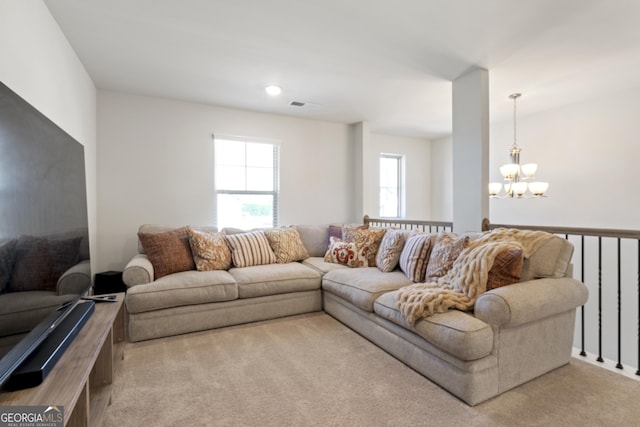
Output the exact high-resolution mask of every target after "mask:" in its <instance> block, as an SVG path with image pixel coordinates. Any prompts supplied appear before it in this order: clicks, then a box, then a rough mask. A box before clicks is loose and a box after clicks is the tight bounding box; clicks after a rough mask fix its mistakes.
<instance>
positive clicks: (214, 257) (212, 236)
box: [187, 228, 232, 271]
mask: <svg viewBox="0 0 640 427" xmlns="http://www.w3.org/2000/svg"><path fill="white" fill-rule="evenodd" d="M187 233H188V234H189V246H190V247H191V253H192V254H193V261H194V262H195V264H196V269H197V270H198V271H211V270H228V269H229V268H231V265H232V262H231V251H230V250H229V246H227V242H226V240H225V238H224V236H225V234H224V233H223V232H220V233H208V232H205V231H199V230H194V229H192V228H189V229H188V230H187Z"/></svg>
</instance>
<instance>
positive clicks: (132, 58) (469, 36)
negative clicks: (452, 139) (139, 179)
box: [45, 0, 640, 138]
mask: <svg viewBox="0 0 640 427" xmlns="http://www.w3.org/2000/svg"><path fill="white" fill-rule="evenodd" d="M45 3H46V4H47V6H48V8H49V9H50V10H51V13H52V14H53V16H54V18H55V19H56V20H57V22H58V23H59V25H60V27H61V28H62V31H63V32H64V33H65V35H66V37H67V39H68V40H69V42H70V43H71V46H72V47H73V48H74V49H75V51H76V52H77V54H78V56H79V58H80V60H81V61H82V63H83V64H84V66H85V67H86V69H87V70H88V72H89V74H90V75H91V77H92V78H93V80H94V82H95V84H96V86H97V87H98V88H100V89H108V90H116V91H123V92H131V93H136V94H143V95H151V96H159V97H166V98H172V99H178V100H185V101H191V102H199V103H205V104H212V105H220V106H227V107H233V108H240V109H246V110H253V111H261V112H271V113H276V114H286V115H291V116H298V117H305V118H312V119H320V120H330V121H337V122H342V123H354V122H359V121H363V120H366V121H368V122H369V123H370V125H371V129H372V130H373V131H374V132H378V133H387V134H396V135H406V136H417V137H427V138H430V137H437V136H440V135H446V134H449V133H450V132H451V81H452V80H454V79H456V78H457V77H459V76H460V75H461V74H464V73H465V71H467V70H469V69H470V68H472V67H483V68H487V69H488V70H489V72H490V94H491V99H490V102H491V118H492V120H506V119H509V118H510V114H511V112H512V108H513V104H512V101H511V100H510V99H509V98H508V95H509V94H511V93H513V92H522V93H523V97H522V98H520V100H519V101H518V114H519V115H521V114H530V113H533V112H536V111H542V110H546V109H550V108H554V107H558V106H562V105H567V104H571V103H574V102H579V101H582V100H585V99H589V98H593V97H597V96H599V95H602V94H606V93H611V92H615V91H622V90H624V89H627V88H631V87H638V86H640V18H639V17H640V1H638V0H393V1H392V0H227V1H225V0H45ZM268 84H278V85H280V86H282V89H283V92H282V94H281V95H280V96H279V97H277V98H273V97H270V96H268V95H266V94H265V92H264V86H266V85H268ZM293 100H295V101H302V102H307V103H312V104H315V105H312V106H307V107H303V108H296V107H292V106H289V105H288V104H289V102H290V101H293Z"/></svg>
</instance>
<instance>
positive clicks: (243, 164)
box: [214, 137, 279, 230]
mask: <svg viewBox="0 0 640 427" xmlns="http://www.w3.org/2000/svg"><path fill="white" fill-rule="evenodd" d="M214 156H215V189H216V217H215V224H216V226H217V227H218V228H223V227H237V228H241V229H244V230H249V229H252V228H261V227H275V226H276V225H277V222H278V176H279V173H278V160H279V146H278V145H276V144H271V143H264V142H257V141H249V140H245V139H238V138H228V137H220V138H218V137H216V138H215V154H214Z"/></svg>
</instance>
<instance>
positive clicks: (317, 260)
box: [302, 256, 350, 275]
mask: <svg viewBox="0 0 640 427" xmlns="http://www.w3.org/2000/svg"><path fill="white" fill-rule="evenodd" d="M302 264H304V265H306V266H307V267H311V268H313V269H314V270H316V271H317V272H318V273H320V274H321V275H324V274H325V273H328V272H330V271H332V270H340V269H344V268H350V267H347V266H346V265H342V264H336V263H334V262H326V261H325V260H324V256H312V257H309V258H307V259H305V260H304V261H302Z"/></svg>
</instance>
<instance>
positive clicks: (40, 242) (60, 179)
mask: <svg viewBox="0 0 640 427" xmlns="http://www.w3.org/2000/svg"><path fill="white" fill-rule="evenodd" d="M90 286H91V271H90V262H89V236H88V220H87V196H86V181H85V162H84V147H83V146H82V145H81V144H80V143H79V142H77V141H76V140H75V139H74V138H72V137H71V136H70V135H68V134H67V133H66V132H64V131H63V130H62V129H60V128H59V127H58V126H57V125H56V124H55V123H53V122H52V121H50V120H49V119H48V118H47V117H45V116H44V115H43V114H41V113H40V112H39V111H38V110H36V109H35V108H33V107H32V106H31V105H30V104H29V103H28V102H26V101H25V100H24V99H22V98H21V97H20V96H18V95H17V94H16V93H14V92H13V91H12V90H11V89H9V88H8V87H7V86H6V85H4V84H3V83H0V385H1V384H2V383H3V382H4V381H5V380H6V379H7V378H8V376H9V375H10V373H11V372H10V371H11V370H13V369H15V367H16V366H15V365H16V364H17V363H18V364H19V362H20V361H21V359H23V358H24V357H26V354H25V353H26V352H28V351H31V350H32V349H33V348H34V347H37V344H38V342H39V341H40V340H42V339H44V338H46V335H47V334H48V333H49V332H50V331H51V329H52V328H51V325H55V323H56V322H58V321H59V320H60V317H61V315H62V316H63V317H64V314H63V313H64V312H65V310H61V309H60V308H61V307H70V306H72V305H73V304H74V303H75V301H77V300H78V298H79V296H80V295H82V294H84V293H86V292H87V291H88V290H89V289H90ZM70 302H71V303H70ZM32 331H33V332H32Z"/></svg>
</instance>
